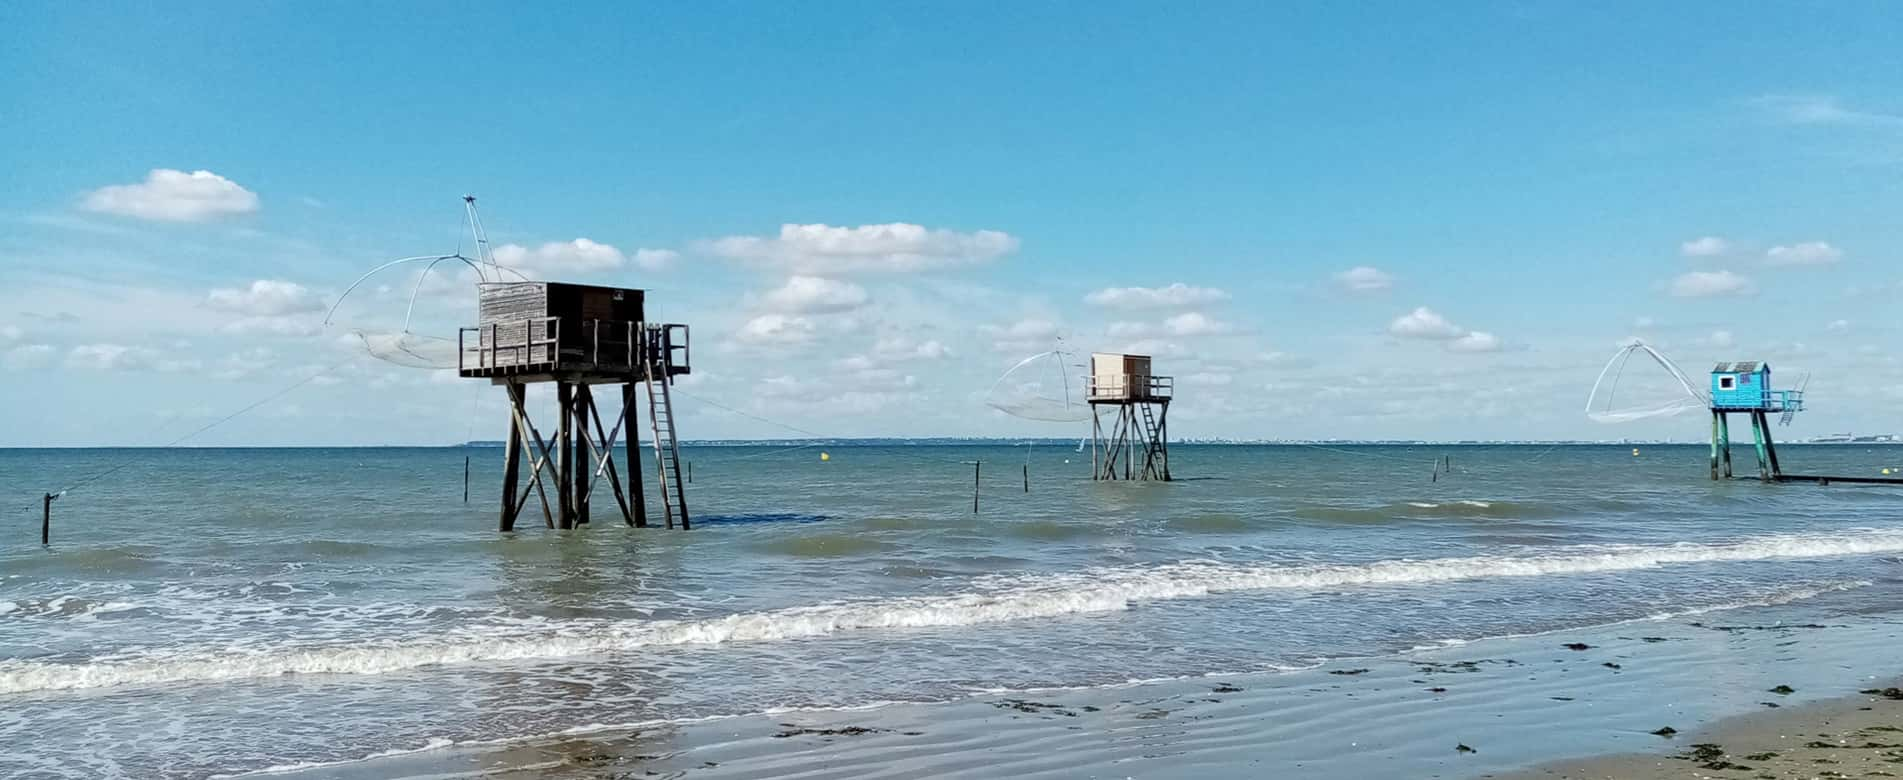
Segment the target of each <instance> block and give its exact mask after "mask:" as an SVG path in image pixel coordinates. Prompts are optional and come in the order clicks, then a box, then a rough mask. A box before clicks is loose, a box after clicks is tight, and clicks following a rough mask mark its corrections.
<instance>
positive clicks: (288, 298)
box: [205, 279, 324, 317]
mask: <svg viewBox="0 0 1903 780" xmlns="http://www.w3.org/2000/svg"><path fill="white" fill-rule="evenodd" d="M205 305H206V306H209V307H211V308H213V309H217V310H218V311H225V312H231V313H233V314H244V315H248V316H252V317H281V316H283V315H286V314H299V313H303V312H313V311H319V310H321V309H323V308H324V302H323V300H322V299H320V298H318V297H317V294H316V293H314V292H311V291H310V290H309V289H306V288H305V287H304V285H301V284H298V283H296V282H286V281H282V280H278V279H259V280H257V281H254V282H252V283H251V285H250V286H249V287H242V288H238V289H230V288H220V289H216V290H212V291H211V294H209V295H207V296H205Z"/></svg>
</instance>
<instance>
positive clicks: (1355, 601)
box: [0, 444, 1903, 778]
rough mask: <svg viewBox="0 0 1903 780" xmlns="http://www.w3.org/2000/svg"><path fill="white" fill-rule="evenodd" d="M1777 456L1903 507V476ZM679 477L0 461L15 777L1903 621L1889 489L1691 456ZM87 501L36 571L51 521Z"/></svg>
mask: <svg viewBox="0 0 1903 780" xmlns="http://www.w3.org/2000/svg"><path fill="white" fill-rule="evenodd" d="M1779 454H1780V456H1781V458H1782V460H1783V466H1784V468H1785V469H1786V470H1787V471H1792V472H1804V473H1822V474H1841V475H1868V476H1875V475H1878V474H1879V473H1880V472H1881V470H1882V469H1885V468H1892V469H1897V470H1898V473H1900V474H1903V447H1881V446H1876V447H1872V446H1822V445H1812V446H1786V447H1785V448H1784V449H1783V450H1781V451H1780V453H1779ZM645 459H646V460H647V462H648V463H647V465H648V468H647V469H646V477H647V479H648V480H650V481H652V479H653V477H654V471H653V467H652V458H651V455H649V456H647V457H646V458H645ZM682 459H683V460H684V461H687V462H691V464H692V469H693V482H692V483H691V484H689V485H686V486H685V489H686V494H687V499H688V504H689V509H690V510H691V516H692V520H693V530H691V531H681V530H668V529H665V528H662V527H659V523H660V517H661V514H660V512H661V510H660V506H659V502H658V499H657V498H656V496H655V495H654V494H655V492H656V491H655V489H654V488H652V487H650V488H649V489H648V490H647V493H648V500H649V504H650V507H651V510H650V511H651V515H652V517H653V519H654V524H655V525H654V527H648V528H632V527H629V526H628V525H627V524H626V523H624V522H623V520H622V517H621V513H620V510H619V509H618V508H617V506H616V503H615V500H614V497H613V496H612V494H610V493H609V492H608V491H607V489H606V487H607V486H606V485H601V486H599V487H598V489H597V492H596V493H595V494H594V496H593V499H592V522H591V523H590V524H589V525H587V526H584V527H581V528H578V529H576V530H572V531H558V530H553V529H549V528H546V527H544V519H543V515H542V510H541V507H540V504H539V502H538V501H537V500H535V499H534V498H531V499H530V501H529V503H528V506H527V507H526V508H525V509H524V511H523V513H522V515H521V521H520V525H519V527H518V529H517V530H516V531H514V532H511V533H500V532H498V531H497V529H496V524H497V522H496V521H497V513H498V505H499V499H498V495H499V483H500V480H501V452H500V451H499V450H496V449H491V448H460V447H449V448H414V449H405V448H374V449H183V448H181V449H78V450H34V449H9V450H0V485H3V486H5V489H6V490H7V491H10V492H11V493H12V494H11V495H6V496H0V510H4V511H5V514H4V515H0V777H72V778H102V777H127V778H200V777H217V776H243V775H247V774H257V773H264V774H273V773H287V774H301V775H304V776H331V775H332V774H344V773H354V775H355V776H383V775H385V774H386V773H387V774H399V772H398V771H397V769H398V767H399V766H405V767H407V766H410V764H399V763H392V761H393V758H397V757H414V756H416V755H419V754H430V753H432V752H440V751H455V750H458V749H460V748H463V747H467V746H471V745H508V744H514V743H531V744H532V743H534V742H535V741H537V740H548V739H552V738H556V737H559V736H561V735H572V734H577V733H587V732H589V731H591V730H593V731H601V730H612V729H614V728H618V727H626V728H653V727H655V725H656V724H663V725H665V724H694V723H707V722H717V721H719V720H721V719H732V718H747V717H769V718H770V717H782V718H783V717H785V715H784V714H785V713H803V712H825V711H841V712H858V711H876V710H877V709H878V708H881V707H906V708H911V709H910V710H908V711H911V712H923V713H926V714H925V715H923V716H920V717H923V718H925V719H927V720H929V719H930V717H931V716H930V714H929V713H931V712H933V711H934V710H933V709H932V708H934V707H941V706H943V707H950V706H954V705H955V703H957V702H960V701H966V700H969V699H971V698H972V697H974V696H997V695H1000V694H1001V693H1003V694H1008V693H1009V692H1012V691H1033V690H1059V689H1061V690H1090V689H1106V690H1108V689H1114V688H1116V687H1118V686H1128V685H1131V684H1133V683H1141V682H1143V681H1157V680H1181V679H1207V678H1211V677H1221V676H1223V675H1238V674H1246V675H1256V676H1258V677H1261V676H1268V677H1270V678H1272V677H1273V676H1275V675H1278V674H1284V673H1287V674H1297V673H1300V672H1301V671H1302V670H1314V669H1316V668H1317V667H1318V666H1320V665H1327V664H1330V663H1334V662H1337V661H1339V660H1340V659H1382V658H1401V657H1406V656H1407V654H1410V653H1420V652H1424V651H1428V650H1432V649H1434V648H1447V647H1456V646H1460V645H1463V644H1471V643H1478V642H1486V641H1490V640H1494V639H1498V638H1503V637H1524V636H1534V635H1548V634H1551V633H1553V632H1560V631H1568V630H1575V629H1580V630H1583V629H1586V628H1590V627H1594V626H1611V625H1623V624H1627V623H1629V622H1631V621H1646V620H1663V619H1668V618H1673V617H1675V616H1676V617H1680V618H1682V617H1683V616H1687V615H1699V616H1706V618H1705V619H1713V618H1711V617H1710V616H1713V615H1722V614H1725V613H1726V612H1727V611H1737V610H1745V611H1749V610H1760V611H1762V610H1765V609H1778V610H1783V612H1781V613H1779V616H1777V617H1775V618H1764V619H1767V620H1769V619H1777V620H1790V621H1798V622H1801V621H1812V622H1817V623H1831V624H1833V625H1893V624H1895V623H1896V622H1897V619H1898V617H1899V614H1898V612H1899V610H1900V609H1903V565H1899V556H1900V555H1903V488H1899V487H1885V486H1858V485H1841V484H1837V485H1829V486H1817V485H1799V484H1778V485H1773V484H1764V483H1760V482H1759V481H1757V480H1755V479H1739V480H1732V481H1726V482H1714V481H1712V480H1710V479H1709V475H1708V469H1707V451H1706V448H1705V447H1703V446H1682V445H1681V446H1672V445H1643V446H1640V447H1638V448H1634V447H1632V446H1547V445H1522V446H1453V445H1449V446H1438V445H1416V446H1354V445H1329V446H1216V445H1201V446H1199V445H1178V446H1176V447H1174V448H1172V452H1171V464H1170V465H1171V471H1172V472H1173V474H1174V476H1175V477H1176V479H1175V480H1174V481H1172V482H1168V483H1162V482H1093V481H1092V480H1091V479H1090V471H1091V466H1090V453H1089V452H1088V451H1087V450H1084V451H1079V450H1078V449H1076V448H1075V447H1073V446H1061V445H1058V446H1053V445H1049V444H1026V445H1012V444H997V445H983V446H841V447H822V446H807V447H792V448H789V447H784V446H761V447H711V446H710V447H689V448H687V449H685V450H684V451H683V453H682ZM466 463H467V464H468V474H469V476H468V479H467V498H465V476H464V475H465V464H466ZM1737 463H1738V470H1739V472H1740V473H1741V474H1746V473H1748V474H1750V475H1751V476H1755V466H1754V463H1753V460H1752V458H1751V454H1750V451H1749V449H1748V448H1747V449H1744V450H1742V451H1741V452H1740V455H1739V457H1738V459H1737ZM101 474H104V476H99V475H101ZM624 478H625V475H624ZM75 483H77V484H78V485H79V486H78V487H76V488H74V489H72V490H71V491H70V492H68V493H66V494H65V495H63V496H61V497H60V498H58V499H57V500H56V501H55V502H54V503H53V519H52V528H51V535H52V541H51V544H50V545H49V546H45V547H42V546H41V545H40V543H39V542H40V539H39V535H40V522H41V493H42V492H44V491H47V490H56V489H59V488H61V487H63V486H66V485H70V484H75ZM530 495H533V494H532V493H531V494H530ZM1547 644H1551V643H1550V642H1548V643H1547ZM1819 652H1827V651H1822V650H1820V651H1819ZM1843 660H1844V663H1854V662H1855V661H1856V659H1854V658H1852V659H1843ZM1359 663H1361V664H1362V665H1367V662H1366V661H1361V662H1359ZM1889 671H1890V672H1892V673H1894V672H1896V671H1903V669H1891V670H1889ZM1342 706H1343V707H1352V705H1351V704H1343V705H1342ZM921 708H923V709H921ZM1343 711H1344V712H1349V713H1352V710H1351V709H1350V710H1343ZM1448 747H1450V748H1451V745H1449V746H1448ZM1237 749H1245V750H1246V749H1247V748H1246V747H1239V748H1237ZM1449 755H1451V752H1450V753H1449ZM498 760H501V761H504V762H506V761H507V760H508V759H507V758H506V756H505V757H504V758H502V759H498ZM379 762H383V763H379ZM707 763H713V762H707ZM379 767H388V768H389V769H388V770H387V772H386V771H385V770H380V769H379ZM496 768H497V767H496V766H495V765H493V764H490V765H486V769H485V771H489V770H494V769H496ZM501 768H502V769H507V768H508V767H507V766H503V767H501ZM436 769H437V770H440V769H441V768H440V767H438V768H436ZM432 771H436V770H432ZM454 774H455V773H453V772H449V773H442V772H439V773H438V774H435V775H431V776H447V775H454ZM549 774H561V773H560V772H551V773H549ZM638 774H639V773H638V772H636V773H634V775H638ZM922 774H931V772H929V771H925V772H922ZM1457 774H1458V773H1457V772H1456V773H1453V775H1457ZM577 776H582V775H577ZM588 776H592V775H588ZM1118 776H1122V775H1118ZM1449 776H1452V775H1449Z"/></svg>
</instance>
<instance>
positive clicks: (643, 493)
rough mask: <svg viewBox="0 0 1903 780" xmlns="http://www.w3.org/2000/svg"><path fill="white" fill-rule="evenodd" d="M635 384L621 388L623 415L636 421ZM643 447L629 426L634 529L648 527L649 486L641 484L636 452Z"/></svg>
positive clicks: (629, 482)
mask: <svg viewBox="0 0 1903 780" xmlns="http://www.w3.org/2000/svg"><path fill="white" fill-rule="evenodd" d="M634 403H635V402H634V383H632V382H630V383H627V384H624V385H622V386H621V413H622V414H625V415H627V417H628V419H630V420H633V419H635V417H636V415H635V412H634ZM640 447H641V437H640V436H639V435H638V434H636V433H635V432H634V424H633V423H632V422H630V423H629V424H628V501H629V503H631V504H633V507H632V508H633V509H634V527H636V528H646V527H648V494H647V486H646V485H644V484H642V482H641V456H640V455H639V454H637V453H636V452H635V451H636V450H638V449H640Z"/></svg>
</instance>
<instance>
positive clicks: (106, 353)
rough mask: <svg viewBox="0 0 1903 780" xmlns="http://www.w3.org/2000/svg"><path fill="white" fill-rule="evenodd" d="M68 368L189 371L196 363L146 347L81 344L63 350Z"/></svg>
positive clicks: (194, 367)
mask: <svg viewBox="0 0 1903 780" xmlns="http://www.w3.org/2000/svg"><path fill="white" fill-rule="evenodd" d="M66 366H67V367H68V368H78V369H86V370H91V371H164V372H174V371H191V370H195V369H197V368H199V366H200V363H199V362H198V361H196V360H191V359H178V358H169V357H167V356H166V355H165V353H163V352H161V351H159V350H156V349H152V348H150V347H133V346H126V345H124V344H81V345H79V346H76V347H73V348H72V350H70V351H68V352H67V353H66Z"/></svg>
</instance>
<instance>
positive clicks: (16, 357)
mask: <svg viewBox="0 0 1903 780" xmlns="http://www.w3.org/2000/svg"><path fill="white" fill-rule="evenodd" d="M57 351H58V350H55V349H54V348H53V345H51V344H21V345H20V346H17V347H14V348H12V349H9V350H7V351H6V355H5V358H4V359H0V365H4V366H6V367H7V368H13V369H27V368H45V367H46V366H49V365H52V363H53V355H54V353H55V352H57Z"/></svg>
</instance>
